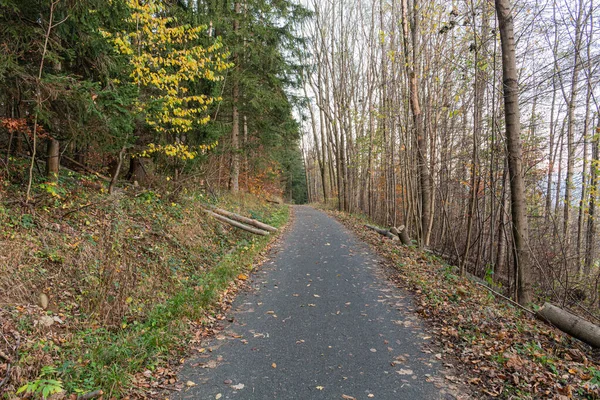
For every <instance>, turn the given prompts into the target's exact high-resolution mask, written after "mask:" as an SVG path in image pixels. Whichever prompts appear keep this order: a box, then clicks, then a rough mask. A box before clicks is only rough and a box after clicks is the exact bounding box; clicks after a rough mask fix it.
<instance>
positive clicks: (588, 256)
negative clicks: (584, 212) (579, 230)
mask: <svg viewBox="0 0 600 400" xmlns="http://www.w3.org/2000/svg"><path fill="white" fill-rule="evenodd" d="M599 136H600V116H598V128H596V132H595V135H594V136H593V139H592V159H591V160H590V198H589V203H588V204H589V206H588V207H589V211H588V216H587V231H586V233H585V259H584V264H583V275H584V277H588V276H589V275H590V272H591V271H592V266H593V265H594V257H595V247H594V245H595V240H594V239H595V237H596V223H595V218H596V194H597V193H599V190H600V185H599V184H598V183H599V182H600V180H599V179H598V167H599V166H600V165H599V164H600V163H599V160H598V158H599V157H600V154H599V151H598V147H599V145H598V141H599V140H600V138H599Z"/></svg>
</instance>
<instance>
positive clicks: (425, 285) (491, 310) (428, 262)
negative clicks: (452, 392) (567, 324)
mask: <svg viewBox="0 0 600 400" xmlns="http://www.w3.org/2000/svg"><path fill="white" fill-rule="evenodd" d="M330 212H331V213H332V214H333V215H334V216H335V217H336V218H338V219H339V220H340V221H341V222H342V223H344V225H346V226H347V227H348V228H350V229H352V230H353V231H354V232H355V233H356V234H357V235H358V236H359V237H360V238H361V239H363V240H364V241H366V242H367V243H369V244H371V245H372V246H373V247H374V248H375V249H376V250H377V251H378V252H379V253H380V254H381V255H382V256H383V257H385V258H386V259H388V260H389V261H390V262H391V265H392V267H393V271H394V273H393V274H392V279H393V280H394V281H395V282H397V283H398V284H399V285H402V286H404V287H406V288H408V289H409V290H411V291H412V292H413V293H415V296H416V300H415V302H416V306H417V311H418V313H419V314H420V315H421V316H422V317H423V318H425V319H426V320H428V321H429V323H430V327H431V333H432V334H433V335H434V337H435V339H436V342H437V343H438V344H439V345H440V353H439V354H437V355H436V356H437V357H438V358H440V359H442V360H445V361H446V362H451V363H453V364H454V365H455V367H456V368H457V370H458V371H459V372H460V374H456V375H448V376H446V377H445V378H446V380H448V381H449V383H451V384H456V385H459V386H460V385H462V386H463V387H464V386H468V387H470V388H471V389H472V390H473V391H474V392H477V393H478V395H477V397H483V398H511V399H529V398H540V399H549V398H557V399H558V398H560V399H568V398H592V399H597V398H600V359H599V357H598V354H597V352H594V351H592V350H591V349H590V348H589V347H588V346H586V345H584V344H583V343H581V342H579V341H577V340H575V339H572V338H570V337H569V336H567V335H565V334H563V333H562V332H560V331H559V330H557V329H554V328H552V327H549V326H548V325H546V324H544V323H543V322H541V321H539V320H535V319H533V318H532V317H531V316H530V315H528V314H527V313H524V312H522V311H521V310H519V309H517V308H515V307H514V306H512V305H510V304H509V303H507V302H505V301H503V300H502V299H497V298H495V296H494V295H493V294H492V293H490V292H489V291H487V290H486V289H484V288H482V287H479V286H477V285H474V284H473V283H471V282H470V281H469V280H467V279H464V278H461V277H460V276H458V275H457V274H456V269H455V268H454V267H452V266H449V265H447V264H445V263H444V262H443V260H441V259H439V258H437V257H435V256H434V255H431V254H429V253H427V252H423V251H421V250H419V249H416V248H408V247H404V246H400V245H398V244H397V242H392V241H390V240H388V239H384V238H383V237H382V236H380V235H378V234H377V233H375V232H373V231H371V230H368V229H365V227H364V224H365V223H368V222H367V220H366V218H365V217H364V216H360V215H348V214H344V213H339V212H334V211H330Z"/></svg>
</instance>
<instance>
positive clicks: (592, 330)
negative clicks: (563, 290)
mask: <svg viewBox="0 0 600 400" xmlns="http://www.w3.org/2000/svg"><path fill="white" fill-rule="evenodd" d="M537 315H538V317H539V318H541V319H543V320H545V321H547V322H550V323H551V324H552V325H554V326H556V327H557V328H558V329H560V330H561V331H563V332H565V333H568V334H569V335H571V336H573V337H575V338H577V339H579V340H581V341H582V342H585V343H587V344H589V345H590V346H592V347H595V348H600V327H599V326H597V325H594V324H592V323H591V322H588V321H586V320H584V319H583V318H580V317H578V316H576V315H574V314H571V313H570V312H568V311H565V310H563V309H561V308H558V307H556V306H554V305H552V304H550V303H544V306H543V307H542V308H540V309H539V310H538V311H537Z"/></svg>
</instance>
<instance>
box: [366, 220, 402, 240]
mask: <svg viewBox="0 0 600 400" xmlns="http://www.w3.org/2000/svg"><path fill="white" fill-rule="evenodd" d="M365 226H366V227H367V228H369V229H372V230H374V231H375V232H377V233H379V234H380V235H383V236H385V237H386V238H388V239H391V240H398V239H399V238H398V236H396V235H394V234H393V233H391V232H390V231H388V230H387V229H381V228H378V227H376V226H373V225H368V224H365Z"/></svg>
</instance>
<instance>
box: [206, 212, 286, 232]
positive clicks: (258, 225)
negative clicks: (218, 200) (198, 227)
mask: <svg viewBox="0 0 600 400" xmlns="http://www.w3.org/2000/svg"><path fill="white" fill-rule="evenodd" d="M206 207H207V208H210V209H211V210H212V211H211V210H206V209H205V210H203V211H204V212H205V213H207V214H208V215H210V216H211V217H213V218H215V219H216V220H218V221H220V222H224V223H226V224H229V225H231V226H234V227H236V228H239V229H242V230H244V231H246V232H250V233H253V234H255V235H261V236H267V235H268V234H269V232H277V228H275V227H274V226H271V225H268V224H265V223H263V222H260V221H258V220H255V219H253V218H248V217H244V216H243V215H239V214H236V213H233V212H230V211H226V210H223V209H221V208H217V207H214V206H208V205H207V206H206Z"/></svg>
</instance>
